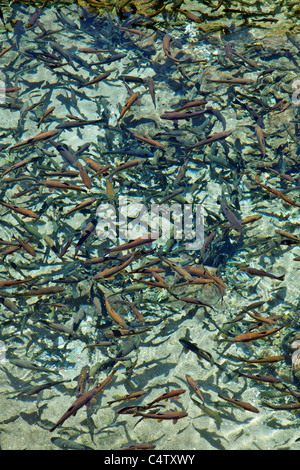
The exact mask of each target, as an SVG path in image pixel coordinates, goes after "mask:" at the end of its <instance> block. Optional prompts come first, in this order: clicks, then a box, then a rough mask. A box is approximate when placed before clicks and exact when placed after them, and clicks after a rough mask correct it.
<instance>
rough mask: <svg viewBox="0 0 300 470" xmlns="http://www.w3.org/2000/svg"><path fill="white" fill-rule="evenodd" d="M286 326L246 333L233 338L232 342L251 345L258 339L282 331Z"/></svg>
mask: <svg viewBox="0 0 300 470" xmlns="http://www.w3.org/2000/svg"><path fill="white" fill-rule="evenodd" d="M285 326H286V325H282V326H279V327H278V328H272V329H270V330H262V331H250V332H248V333H243V334H241V335H237V336H235V337H234V338H233V339H232V341H234V342H236V343H250V344H251V343H252V341H254V340H256V339H260V338H265V337H266V336H270V335H273V334H275V333H277V332H278V331H280V330H282V328H284V327H285Z"/></svg>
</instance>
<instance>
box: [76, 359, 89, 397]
mask: <svg viewBox="0 0 300 470" xmlns="http://www.w3.org/2000/svg"><path fill="white" fill-rule="evenodd" d="M89 372H90V366H89V365H86V366H83V367H82V369H81V371H80V374H79V376H78V379H77V394H76V398H79V397H80V396H81V395H83V393H84V392H85V388H86V384H87V381H88V379H89V376H90V375H89Z"/></svg>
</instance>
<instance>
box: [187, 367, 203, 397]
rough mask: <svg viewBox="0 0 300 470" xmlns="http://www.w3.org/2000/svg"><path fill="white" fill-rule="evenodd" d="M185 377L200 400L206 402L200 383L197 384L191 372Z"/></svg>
mask: <svg viewBox="0 0 300 470" xmlns="http://www.w3.org/2000/svg"><path fill="white" fill-rule="evenodd" d="M185 379H186V382H187V384H188V385H189V386H190V387H191V389H192V390H193V391H194V392H195V393H196V395H197V396H198V397H199V398H200V400H201V401H202V403H203V404H204V398H203V395H202V393H201V391H200V389H199V387H198V385H197V384H196V382H195V380H194V379H193V378H192V377H191V376H190V375H189V374H186V375H185Z"/></svg>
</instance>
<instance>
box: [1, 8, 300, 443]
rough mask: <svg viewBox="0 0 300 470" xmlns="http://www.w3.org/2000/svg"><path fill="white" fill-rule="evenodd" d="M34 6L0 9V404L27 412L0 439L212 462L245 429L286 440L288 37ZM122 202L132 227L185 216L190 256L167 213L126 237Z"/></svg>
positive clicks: (291, 340) (295, 58)
mask: <svg viewBox="0 0 300 470" xmlns="http://www.w3.org/2000/svg"><path fill="white" fill-rule="evenodd" d="M48 3H49V2H46V3H45V2H44V4H43V5H41V6H39V7H37V8H33V7H30V8H29V7H27V6H26V5H17V4H16V5H11V7H10V9H9V11H8V12H7V11H6V10H5V11H4V10H3V11H2V10H1V9H0V20H1V46H0V67H1V73H0V79H1V83H3V86H1V83H0V115H1V119H0V132H1V139H0V215H1V235H0V258H1V268H0V320H1V330H0V331H1V336H0V340H1V345H2V350H1V351H0V352H1V354H2V355H1V358H2V359H3V360H1V364H0V368H1V371H2V374H3V376H2V377H4V378H5V379H4V382H5V385H4V386H2V388H1V389H0V397H1V396H4V397H6V400H7V402H9V403H11V399H13V400H16V401H18V403H21V405H22V406H21V408H22V407H24V412H23V411H22V412H20V413H17V414H14V415H12V416H11V417H8V418H5V419H1V418H0V424H1V425H2V426H10V425H11V426H12V425H13V423H14V422H17V420H18V419H23V420H24V421H25V422H26V423H28V426H29V425H30V424H34V425H36V426H39V427H40V428H41V429H42V430H43V431H46V432H47V433H48V434H47V435H48V436H49V437H48V438H46V439H47V444H46V448H55V447H60V448H66V449H89V450H90V449H96V448H98V449H99V448H102V449H106V448H107V446H112V448H118V449H120V448H123V449H128V448H129V449H144V450H147V449H153V448H156V449H160V448H163V449H168V448H170V449H176V448H179V449H182V450H185V449H186V448H185V447H184V445H185V444H181V443H180V439H181V434H182V433H184V432H185V429H187V430H190V431H189V432H191V433H192V432H193V433H194V435H195V436H196V437H195V442H197V439H198V436H199V435H200V436H201V439H203V440H206V441H207V443H208V446H209V448H218V449H226V448H229V447H228V444H226V443H225V442H224V441H226V442H228V440H227V437H226V436H225V437H224V435H222V433H221V432H220V434H218V429H219V428H220V426H221V424H222V422H226V421H227V420H228V421H231V422H233V423H234V422H235V419H236V418H235V413H236V416H237V417H238V418H237V421H236V422H237V423H239V420H242V419H243V416H241V415H240V414H238V413H241V411H242V412H245V415H246V414H247V413H249V414H250V415H251V413H254V414H255V415H258V414H261V413H268V423H271V424H267V425H268V426H271V427H272V425H273V421H272V419H273V418H272V417H273V416H275V415H276V416H277V417H278V413H280V412H283V413H290V414H289V415H288V416H290V418H289V419H290V420H291V421H292V420H295V426H296V423H298V424H299V421H297V419H298V418H297V415H296V414H293V413H295V411H297V410H298V409H299V408H300V390H299V384H300V359H299V357H300V341H299V340H300V333H299V326H298V325H299V318H300V313H299V312H300V304H299V303H298V302H299V301H298V298H297V288H296V287H295V285H297V283H298V272H299V271H298V269H299V268H298V266H299V260H300V253H299V244H300V235H299V225H300V222H299V221H300V219H299V213H300V212H299V207H300V199H299V176H298V174H299V163H298V158H299V148H300V147H299V143H300V141H299V128H298V125H299V111H298V110H299V105H298V106H296V105H295V104H294V102H293V101H292V99H291V97H292V94H293V93H294V94H295V90H297V88H295V86H294V84H295V83H296V81H295V80H296V77H297V73H298V74H299V71H300V59H299V51H300V37H299V35H298V37H297V35H294V36H293V35H288V34H287V35H286V36H284V37H280V38H273V39H272V38H271V39H270V38H263V39H262V38H260V39H257V38H255V37H254V36H252V35H251V31H250V30H249V28H248V26H247V27H245V28H240V29H237V30H234V29H233V30H231V29H230V28H228V29H227V30H226V31H222V30H221V31H212V32H210V33H207V32H205V33H204V32H203V31H202V30H201V27H200V25H201V19H202V17H201V14H200V15H199V13H198V14H197V15H196V14H194V13H191V12H190V11H187V10H185V9H184V2H173V3H174V8H173V16H172V18H171V17H170V16H168V15H167V14H166V15H165V17H164V16H162V18H163V20H161V22H160V21H159V20H158V18H160V16H157V15H159V14H161V15H163V14H164V12H163V9H161V10H160V11H158V12H157V15H153V16H151V15H150V16H149V17H147V16H143V15H138V14H134V13H133V12H132V11H131V10H130V9H127V8H126V5H125V3H126V2H125V3H124V2H123V3H124V6H122V8H121V7H120V9H119V10H118V15H112V14H111V13H107V14H99V13H97V11H95V10H90V9H88V8H86V7H83V6H77V5H76V6H75V5H74V6H73V7H72V8H71V7H70V8H65V9H63V8H62V9H60V8H56V7H50V6H49V5H48ZM96 3H97V2H96ZM211 3H213V2H211ZM94 6H97V5H94ZM222 8H224V5H223V1H219V2H214V8H213V7H211V12H212V14H214V15H217V14H218V12H219V11H222ZM229 10H230V9H228V11H229ZM258 18H259V15H258ZM176 20H177V21H178V22H179V25H178V26H177V24H176ZM183 24H184V25H185V29H184V28H183V27H182V25H183ZM197 25H199V29H198V30H197V29H196V30H197V37H196V39H195V36H193V34H192V31H193V29H192V28H193V27H195V28H196V27H197ZM268 41H269V42H268ZM276 41H277V42H276ZM287 58H289V60H287ZM298 85H299V84H298ZM122 198H123V199H122ZM124 200H126V201H127V204H128V207H130V204H135V205H138V204H140V206H141V205H143V208H146V209H147V210H148V212H147V214H146V219H145V218H142V215H141V214H142V213H137V212H133V213H131V214H129V215H128V217H127V219H126V220H127V223H128V224H129V225H131V228H132V227H134V226H135V225H134V224H135V223H136V225H137V221H138V222H139V224H140V225H141V226H145V220H147V216H148V215H149V213H150V208H151V207H156V208H157V206H160V207H162V206H163V207H171V206H172V207H173V206H176V207H177V209H178V207H179V209H180V208H181V209H182V213H184V208H186V207H187V206H189V207H192V208H193V210H194V211H195V210H196V207H198V206H201V208H202V211H203V219H204V224H203V243H202V245H201V246H200V247H198V245H197V248H195V249H193V248H192V247H187V240H186V239H185V238H184V236H183V237H181V238H180V237H177V238H176V236H175V230H174V229H173V230H172V229H171V231H170V236H169V237H168V238H167V239H164V238H163V237H162V231H163V227H162V226H163V225H164V223H167V222H168V223H170V225H172V223H173V224H174V225H175V223H176V212H174V213H173V216H172V218H171V219H168V220H167V219H166V220H165V219H164V218H163V217H161V219H160V222H161V223H160V224H158V225H157V226H156V228H157V230H156V231H152V232H147V233H141V234H139V235H137V236H133V235H131V236H130V233H133V232H130V231H128V232H127V235H128V236H127V238H126V237H125V238H126V239H123V238H122V237H121V236H120V233H121V230H122V226H121V219H120V217H119V219H118V217H116V218H114V215H120V201H124ZM99 207H100V208H102V211H104V209H103V208H106V209H107V211H108V212H105V214H106V215H105V217H102V220H101V224H99V220H100V218H101V214H103V212H101V211H100V212H99ZM140 210H141V209H140ZM109 211H110V212H109ZM167 213H168V212H167ZM108 214H110V215H108ZM111 214H113V217H111ZM169 214H170V213H169ZM195 223H196V222H195V221H194V224H195ZM108 225H109V228H110V229H111V230H113V229H115V232H114V233H115V234H117V235H118V234H119V236H115V237H113V236H112V232H109V230H108V229H107V227H108ZM179 225H180V224H179ZM194 228H195V227H194ZM122 233H123V232H122ZM193 233H195V230H194V232H193ZM190 241H191V240H188V242H189V243H190ZM160 354H165V356H164V357H162V356H161V355H160ZM169 356H170V358H171V359H169ZM175 369H176V372H175ZM53 374H54V375H55V379H53ZM249 390H251V391H252V392H249ZM253 390H254V393H253ZM128 402H130V404H128ZM28 403H29V404H30V405H31V404H32V403H33V404H35V403H36V410H37V411H34V412H33V411H32V412H28V413H27V412H26V407H27V405H28ZM132 403H133V404H132ZM18 409H20V406H19V407H18ZM61 410H63V411H61ZM291 411H292V412H293V413H291ZM272 413H273V414H272ZM203 417H204V419H205V423H206V424H205V425H202V424H201V419H202V418H203ZM245 419H248V418H245ZM278 419H279V418H278ZM101 422H103V423H104V424H103V428H101V427H100V428H99V426H100V424H99V423H101ZM151 422H152V423H153V422H154V423H159V425H155V429H160V430H161V434H160V435H159V436H157V435H156V434H155V436H156V438H155V439H153V436H152V434H151V426H152V429H153V424H151ZM168 422H169V424H168ZM274 422H275V421H274ZM149 423H150V424H149ZM181 423H182V424H181ZM207 423H214V426H216V428H215V431H214V432H212V431H209V430H208V429H209V426H210V424H207ZM247 423H248V421H247ZM173 425H174V427H172V428H171V426H173ZM199 425H200V426H201V429H200V428H198V427H197V426H199ZM180 426H181V427H180ZM211 426H212V424H211ZM274 426H275V427H276V426H277V424H276V423H275V424H274ZM123 428H124V429H125V431H123ZM202 428H203V429H204V428H205V430H203V429H202ZM139 429H142V430H143V431H142V432H141V433H140V432H139ZM106 432H107V436H109V433H111V434H113V433H114V432H115V433H116V434H115V435H116V438H115V441H114V440H113V438H111V439H112V440H111V441H109V442H110V444H107V442H106V440H105V438H103V440H102V441H101V435H102V433H104V434H105V433H106ZM187 432H188V431H187ZM243 432H244V430H241V434H238V437H239V436H240V435H241V436H242V434H243ZM50 433H57V436H56V437H53V434H50ZM296 437H297V436H296ZM296 437H295V438H294V440H293V441H291V442H290V443H289V445H291V444H292V445H294V444H295V442H296V440H295V439H296ZM77 438H79V439H78V442H76V439H77ZM154 441H155V442H154ZM0 444H1V434H0ZM1 445H2V444H1ZM195 445H197V444H195ZM47 446H49V447H47ZM168 446H169V447H168ZM257 446H258V445H257ZM258 447H259V446H258ZM200 448H201V444H200Z"/></svg>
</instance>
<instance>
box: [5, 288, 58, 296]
mask: <svg viewBox="0 0 300 470" xmlns="http://www.w3.org/2000/svg"><path fill="white" fill-rule="evenodd" d="M64 290H65V288H64V287H61V286H51V287H40V288H35V289H32V290H29V291H24V292H15V294H14V296H15V297H36V296H38V297H39V296H42V295H52V294H58V293H60V292H64Z"/></svg>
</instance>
